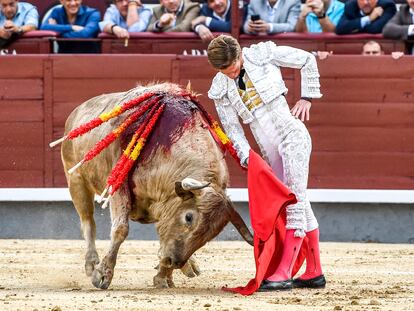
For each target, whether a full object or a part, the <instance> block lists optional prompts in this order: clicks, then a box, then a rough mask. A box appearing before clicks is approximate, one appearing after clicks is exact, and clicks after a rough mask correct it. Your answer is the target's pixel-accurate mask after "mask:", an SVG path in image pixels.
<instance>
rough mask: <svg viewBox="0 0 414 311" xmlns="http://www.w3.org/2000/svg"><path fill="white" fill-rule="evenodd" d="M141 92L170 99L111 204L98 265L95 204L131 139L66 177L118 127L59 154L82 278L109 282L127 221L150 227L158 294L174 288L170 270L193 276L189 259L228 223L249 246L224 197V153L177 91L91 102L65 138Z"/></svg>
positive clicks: (75, 115) (69, 143)
mask: <svg viewBox="0 0 414 311" xmlns="http://www.w3.org/2000/svg"><path fill="white" fill-rule="evenodd" d="M148 91H151V92H163V94H165V95H166V96H167V97H168V96H170V99H169V102H168V104H167V105H166V107H165V109H164V111H163V114H162V117H161V118H160V119H159V121H158V123H157V125H156V126H155V127H154V130H153V132H152V134H151V136H150V137H149V139H148V141H147V144H146V147H145V148H144V150H143V152H142V153H141V155H140V157H139V160H138V163H137V165H136V166H135V167H134V168H133V170H132V171H131V172H130V173H129V175H128V178H127V180H126V181H125V182H124V183H123V184H122V185H121V186H120V188H119V190H118V191H117V192H116V193H115V194H114V195H113V196H112V197H111V200H110V211H111V221H112V227H111V241H110V247H109V250H108V252H107V253H106V254H105V255H104V257H103V258H102V260H99V257H98V253H97V251H96V247H95V238H96V225H95V221H94V216H93V215H94V197H95V194H100V193H102V191H103V190H104V188H105V183H106V179H107V176H108V175H109V173H110V172H111V169H112V168H113V166H114V165H115V163H116V161H117V160H118V158H119V157H120V154H121V152H122V149H123V148H125V142H126V141H127V140H128V138H129V137H131V132H125V133H123V134H122V136H121V137H120V138H119V139H117V140H116V141H115V142H113V143H112V144H111V145H110V146H108V148H106V149H105V150H103V151H102V152H101V153H100V154H99V155H98V156H97V157H96V158H95V159H94V160H93V161H90V162H88V163H86V164H84V165H83V166H81V167H80V168H78V169H77V170H76V171H74V172H73V173H71V174H69V173H68V170H69V169H71V168H72V167H74V166H75V165H76V163H78V162H79V161H81V159H82V157H83V155H84V154H85V153H87V152H88V150H90V149H91V148H92V147H93V146H94V145H95V144H96V142H97V141H99V140H100V139H101V138H103V137H104V136H105V134H106V133H108V132H110V131H111V130H112V129H113V128H115V127H116V126H118V125H119V123H120V121H119V120H118V119H117V118H115V119H111V120H110V121H108V122H106V123H103V124H102V125H101V126H99V127H97V128H95V129H93V130H92V131H91V132H90V133H88V134H87V135H83V136H80V137H78V138H77V139H74V140H65V141H64V142H63V144H62V148H61V156H62V161H63V166H64V169H65V173H66V178H67V182H68V186H69V191H70V194H71V197H72V200H73V203H74V206H75V208H76V211H77V213H78V215H79V217H80V222H81V231H82V234H83V237H84V239H85V241H86V244H87V250H86V254H85V272H86V275H87V276H89V277H91V280H92V284H93V285H94V286H95V287H97V288H101V289H107V288H108V286H109V285H110V283H111V280H112V277H113V275H114V268H115V264H116V259H117V254H118V250H119V248H120V246H121V244H122V242H123V241H124V240H125V239H126V237H127V235H128V230H129V220H132V221H137V222H140V223H143V224H149V223H156V229H157V232H158V235H159V240H160V248H159V251H158V257H159V263H158V273H157V274H156V275H155V276H154V279H153V282H154V286H155V287H157V288H168V287H173V286H174V282H173V278H172V272H173V270H174V269H181V270H182V271H183V273H184V274H186V275H187V276H195V275H198V274H199V268H198V266H197V263H196V262H195V261H194V260H193V257H192V254H193V253H194V252H195V251H197V250H198V249H199V248H200V247H202V246H203V245H205V244H206V243H207V242H208V241H210V240H211V239H213V238H214V237H216V236H217V235H218V234H219V233H220V232H221V231H222V229H223V228H224V226H225V225H226V224H227V223H228V222H231V223H232V224H233V225H234V226H235V227H236V229H237V230H238V232H239V233H240V234H241V236H242V237H243V238H244V239H245V240H246V241H247V242H248V243H249V244H252V243H253V241H252V240H253V239H252V235H251V233H250V231H249V230H248V228H247V226H246V224H245V223H244V222H243V220H242V218H241V217H240V215H239V214H238V213H237V212H236V210H235V208H234V205H233V204H232V202H231V201H230V199H229V198H228V196H227V195H226V187H227V185H228V182H229V175H228V170H227V166H226V163H225V159H224V155H223V151H222V149H221V148H220V146H219V145H218V144H217V142H216V140H215V139H214V137H213V136H212V134H211V133H210V130H209V126H208V125H207V124H206V121H205V116H204V115H203V114H202V113H201V112H200V109H199V107H198V106H197V105H195V104H194V102H193V101H192V100H190V99H188V98H186V97H183V96H180V95H179V94H182V91H183V90H182V89H180V87H179V86H177V85H175V84H170V83H164V84H155V85H152V86H145V87H144V86H139V87H136V88H134V89H132V90H130V91H127V92H120V93H113V94H104V95H101V96H97V97H94V98H92V99H90V100H88V101H86V102H85V103H83V104H81V105H80V106H78V107H77V108H76V109H75V110H74V111H73V112H72V113H71V114H70V116H69V117H68V119H67V121H66V124H65V132H66V133H68V132H69V131H70V130H71V129H73V128H75V127H77V126H79V125H81V124H83V123H85V122H87V121H89V120H90V119H91V118H92V117H94V116H96V115H97V114H98V113H102V112H104V111H108V110H110V109H112V108H113V107H114V106H115V105H117V104H119V103H121V102H125V101H128V100H131V99H133V98H136V97H137V96H139V95H141V94H143V93H144V92H148ZM167 101H168V98H167Z"/></svg>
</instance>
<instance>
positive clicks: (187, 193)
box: [175, 181, 194, 201]
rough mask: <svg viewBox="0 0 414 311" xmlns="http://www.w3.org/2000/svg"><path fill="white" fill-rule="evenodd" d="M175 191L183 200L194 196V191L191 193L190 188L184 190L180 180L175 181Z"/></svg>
mask: <svg viewBox="0 0 414 311" xmlns="http://www.w3.org/2000/svg"><path fill="white" fill-rule="evenodd" d="M175 193H176V194H177V195H178V196H179V197H180V198H182V199H183V200H184V201H185V200H189V199H191V198H193V197H194V193H192V192H191V191H190V190H184V188H183V185H182V183H181V181H176V182H175Z"/></svg>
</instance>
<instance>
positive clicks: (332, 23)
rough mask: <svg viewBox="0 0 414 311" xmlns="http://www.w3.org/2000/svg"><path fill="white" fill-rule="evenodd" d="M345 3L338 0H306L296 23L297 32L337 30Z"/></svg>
mask: <svg viewBox="0 0 414 311" xmlns="http://www.w3.org/2000/svg"><path fill="white" fill-rule="evenodd" d="M344 7H345V5H344V4H343V3H342V2H340V1H338V0H306V2H305V4H304V5H303V7H302V12H301V13H300V15H299V19H298V22H297V24H296V31H297V32H335V27H336V25H337V24H338V22H339V19H340V18H341V16H342V14H344Z"/></svg>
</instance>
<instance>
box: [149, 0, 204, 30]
mask: <svg viewBox="0 0 414 311" xmlns="http://www.w3.org/2000/svg"><path fill="white" fill-rule="evenodd" d="M199 12H200V7H199V5H198V3H193V2H191V1H190V0H160V5H158V6H156V7H155V8H154V9H153V15H152V18H151V22H150V25H149V27H148V31H153V32H169V31H191V21H192V20H193V19H194V18H196V17H197V16H198V13H199Z"/></svg>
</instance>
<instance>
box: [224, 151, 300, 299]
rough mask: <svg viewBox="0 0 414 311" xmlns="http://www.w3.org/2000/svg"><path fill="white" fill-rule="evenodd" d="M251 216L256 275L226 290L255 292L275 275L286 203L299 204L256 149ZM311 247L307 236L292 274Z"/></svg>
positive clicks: (251, 159) (252, 157)
mask: <svg viewBox="0 0 414 311" xmlns="http://www.w3.org/2000/svg"><path fill="white" fill-rule="evenodd" d="M247 184H248V192H249V209H250V220H251V222H252V227H253V231H254V259H255V262H256V276H255V278H254V279H252V280H250V282H249V283H247V285H246V286H244V287H236V288H227V287H223V290H225V291H231V292H236V293H240V294H242V295H251V294H253V293H254V292H255V291H256V290H257V289H258V288H259V286H260V284H261V283H262V281H263V280H264V279H266V278H267V277H269V276H270V275H272V274H273V273H274V272H275V271H276V269H277V267H278V265H279V263H280V261H281V259H282V253H283V242H284V240H285V234H286V206H287V205H290V204H295V203H296V202H297V201H296V197H295V195H294V194H293V193H292V192H291V191H290V190H289V189H288V188H286V186H285V185H283V183H282V182H281V181H280V180H278V179H277V177H276V176H275V174H274V173H273V171H272V169H271V167H270V166H269V165H268V164H267V163H266V162H265V161H264V160H263V159H262V158H261V157H260V156H259V155H258V154H257V153H256V152H254V151H253V150H250V155H249V169H248V174H247ZM306 250H307V241H306V238H305V240H304V241H303V243H302V247H301V250H300V252H299V255H298V258H297V260H296V263H295V265H294V267H293V271H292V276H293V275H295V274H296V272H297V271H298V270H299V269H300V267H301V266H302V263H303V261H304V259H305V255H306Z"/></svg>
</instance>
